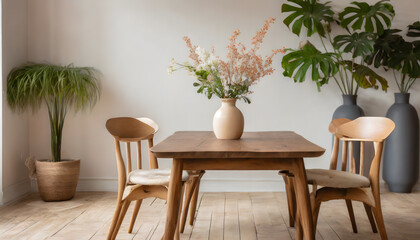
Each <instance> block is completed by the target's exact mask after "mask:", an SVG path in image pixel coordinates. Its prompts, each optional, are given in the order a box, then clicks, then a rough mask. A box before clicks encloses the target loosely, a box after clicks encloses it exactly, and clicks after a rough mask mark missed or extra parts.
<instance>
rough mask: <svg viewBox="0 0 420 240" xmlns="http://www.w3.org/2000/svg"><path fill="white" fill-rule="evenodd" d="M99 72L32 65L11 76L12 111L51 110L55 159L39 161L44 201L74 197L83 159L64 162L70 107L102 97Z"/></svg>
mask: <svg viewBox="0 0 420 240" xmlns="http://www.w3.org/2000/svg"><path fill="white" fill-rule="evenodd" d="M99 93H100V90H99V79H98V71H97V70H95V69H94V68H91V67H75V66H73V65H67V66H58V65H50V64H30V65H24V66H21V67H17V68H14V69H12V71H11V72H10V73H9V75H8V77H7V102H8V104H9V106H10V107H11V108H12V110H15V111H19V112H21V111H23V110H25V109H27V108H29V107H31V108H32V110H33V112H36V111H37V110H39V109H40V107H41V106H42V104H43V103H45V104H46V106H47V109H48V116H49V120H50V130H51V158H50V159H43V160H36V163H35V166H36V177H37V183H38V190H39V193H40V195H41V198H42V199H43V200H44V201H61V200H68V199H71V198H73V196H74V194H75V191H76V186H77V182H78V179H79V172H80V160H72V159H62V157H61V141H62V135H63V127H64V120H65V118H66V115H67V113H68V111H69V110H70V108H73V109H74V110H76V111H77V110H80V109H84V108H86V107H93V106H94V105H95V103H96V102H97V100H98V98H99Z"/></svg>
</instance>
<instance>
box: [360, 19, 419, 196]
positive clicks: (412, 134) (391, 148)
mask: <svg viewBox="0 0 420 240" xmlns="http://www.w3.org/2000/svg"><path fill="white" fill-rule="evenodd" d="M401 32H402V30H400V29H390V30H386V31H384V33H383V34H382V35H380V36H379V38H378V39H377V40H376V41H375V46H374V48H375V49H374V52H373V54H372V55H371V56H370V57H369V58H367V62H368V63H369V64H373V65H374V66H375V67H384V68H385V70H387V71H391V72H392V73H393V74H392V75H393V76H394V80H395V83H396V85H397V87H398V90H399V92H397V93H394V95H395V103H394V104H393V105H392V106H391V107H390V108H389V109H388V111H387V114H386V116H387V117H388V118H390V119H392V120H393V121H394V122H395V130H394V132H393V133H392V134H391V135H390V136H389V137H388V139H387V143H386V146H385V150H384V165H383V178H384V180H385V181H386V182H387V184H388V187H389V189H390V190H391V191H392V192H400V193H409V192H411V191H412V189H413V187H414V185H415V184H416V183H417V180H418V178H419V117H418V114H417V111H416V109H415V108H414V107H413V106H412V105H411V104H410V102H409V99H410V93H409V92H408V91H409V90H410V88H411V87H412V86H413V84H414V83H415V81H416V80H417V79H418V78H420V40H418V38H417V39H414V40H412V39H411V38H412V37H420V22H415V23H413V24H411V25H409V26H408V32H407V33H406V36H407V38H406V39H407V40H406V39H405V38H404V37H403V36H402V35H401ZM410 40H412V41H410Z"/></svg>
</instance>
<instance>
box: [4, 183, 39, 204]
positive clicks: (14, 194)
mask: <svg viewBox="0 0 420 240" xmlns="http://www.w3.org/2000/svg"><path fill="white" fill-rule="evenodd" d="M30 192H31V183H30V181H29V180H28V179H25V180H22V181H20V182H17V183H15V184H12V185H10V186H7V187H5V188H3V194H2V196H1V199H0V201H1V202H0V204H1V205H4V204H7V203H10V202H12V201H15V200H18V199H20V198H22V197H24V196H26V195H28V194H29V193H30Z"/></svg>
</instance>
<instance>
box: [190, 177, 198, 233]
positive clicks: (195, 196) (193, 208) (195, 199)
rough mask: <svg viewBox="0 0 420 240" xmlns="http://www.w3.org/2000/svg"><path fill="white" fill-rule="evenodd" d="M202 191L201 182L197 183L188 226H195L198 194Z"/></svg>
mask: <svg viewBox="0 0 420 240" xmlns="http://www.w3.org/2000/svg"><path fill="white" fill-rule="evenodd" d="M199 191H200V181H198V182H197V186H196V187H195V189H194V192H193V195H192V199H191V204H190V210H189V211H190V214H189V221H188V224H190V225H191V226H192V225H193V224H194V218H195V211H196V210H197V202H198V192H199Z"/></svg>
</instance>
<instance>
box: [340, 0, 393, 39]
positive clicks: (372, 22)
mask: <svg viewBox="0 0 420 240" xmlns="http://www.w3.org/2000/svg"><path fill="white" fill-rule="evenodd" d="M386 2H388V0H382V1H379V2H377V3H376V4H374V5H369V4H367V3H365V2H352V3H351V4H353V5H354V6H351V7H346V8H345V9H344V11H343V12H341V13H340V14H339V15H338V16H339V19H340V25H341V26H342V27H343V28H346V29H348V27H349V25H350V24H351V28H352V29H353V30H361V29H362V27H364V29H363V30H364V31H365V32H371V33H374V32H375V30H376V33H378V34H379V35H381V34H382V33H383V32H384V30H385V29H388V28H390V27H391V19H392V18H393V17H394V16H395V12H394V8H393V7H392V5H391V4H389V3H386Z"/></svg>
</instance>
